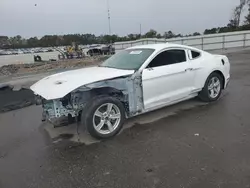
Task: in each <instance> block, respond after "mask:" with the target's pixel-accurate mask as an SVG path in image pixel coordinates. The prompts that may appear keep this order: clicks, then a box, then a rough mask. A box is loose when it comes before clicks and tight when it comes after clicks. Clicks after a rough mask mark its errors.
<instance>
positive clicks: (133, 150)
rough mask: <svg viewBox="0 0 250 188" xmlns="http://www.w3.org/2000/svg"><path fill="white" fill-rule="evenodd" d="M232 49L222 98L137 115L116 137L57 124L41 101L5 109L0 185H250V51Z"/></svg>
mask: <svg viewBox="0 0 250 188" xmlns="http://www.w3.org/2000/svg"><path fill="white" fill-rule="evenodd" d="M227 55H228V57H229V59H230V62H231V69H232V71H231V82H230V85H229V88H228V90H227V91H225V92H224V93H223V96H222V98H221V99H220V100H219V101H218V102H216V103H213V104H204V103H201V102H199V101H197V100H191V101H187V102H184V103H181V104H178V105H176V106H171V107H168V108H164V109H162V110H158V111H156V112H153V113H150V114H147V115H143V116H139V117H137V118H133V119H131V120H130V121H129V122H128V123H127V124H126V129H125V130H124V131H122V133H121V134H120V135H118V136H117V137H115V138H114V139H111V140H107V141H102V142H96V141H95V140H90V138H89V137H88V135H86V133H85V132H84V130H83V129H81V127H80V128H79V131H78V133H79V134H80V135H78V134H77V132H76V125H71V127H67V128H59V129H57V130H53V129H52V128H51V125H49V124H42V123H41V122H40V118H41V117H40V116H41V107H39V106H30V107H27V108H23V109H20V110H16V111H11V112H7V113H2V114H0V187H1V188H2V187H3V188H13V187H18V188H26V187H41V188H45V187H50V188H54V187H60V188H64V187H65V188H69V187H84V188H88V187H91V188H92V187H107V188H111V187H119V188H123V187H124V188H125V187H129V188H131V187H135V188H137V187H143V188H147V187H162V188H168V187H170V188H174V187H185V188H186V187H192V188H201V187H202V188H212V187H220V188H222V187H225V188H231V187H232V188H236V187H239V188H243V187H250V178H249V174H250V168H249V166H250V150H249V148H250V116H249V112H250V100H249V96H250V51H249V50H245V51H243V50H242V51H237V52H232V53H229V54H227ZM0 100H3V99H0ZM67 132H68V133H69V134H66V133H67ZM74 141H80V143H78V142H74Z"/></svg>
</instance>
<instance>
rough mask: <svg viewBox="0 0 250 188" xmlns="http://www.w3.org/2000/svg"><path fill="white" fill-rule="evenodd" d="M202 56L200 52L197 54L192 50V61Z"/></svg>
mask: <svg viewBox="0 0 250 188" xmlns="http://www.w3.org/2000/svg"><path fill="white" fill-rule="evenodd" d="M200 56H201V53H200V52H196V51H193V50H191V59H195V58H198V57H200Z"/></svg>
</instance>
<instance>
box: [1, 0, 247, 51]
mask: <svg viewBox="0 0 250 188" xmlns="http://www.w3.org/2000/svg"><path fill="white" fill-rule="evenodd" d="M246 5H247V6H248V15H247V16H246V17H245V18H244V22H243V24H242V25H240V19H241V18H240V16H241V13H242V9H243V7H244V6H246ZM244 30H250V0H240V5H238V6H236V8H235V9H234V11H233V14H232V18H231V19H230V20H229V23H228V24H227V25H226V26H224V27H216V28H211V29H206V30H205V31H204V32H203V34H204V35H206V34H216V33H226V32H233V31H244ZM198 35H201V33H199V32H194V33H193V34H189V35H182V34H175V33H173V32H172V31H167V32H164V33H163V34H161V33H158V32H157V31H155V30H153V29H151V30H150V31H148V32H146V33H145V34H143V35H141V34H129V35H127V36H118V35H100V36H95V35H94V34H68V35H45V36H43V37H42V38H40V39H38V38H37V37H31V38H29V39H25V38H23V37H22V36H20V35H17V36H14V37H8V36H0V48H3V49H10V48H34V47H52V46H53V47H54V46H67V45H71V44H72V42H76V43H78V44H83V45H87V44H108V43H113V42H120V41H131V40H137V39H140V38H166V39H170V38H175V37H185V36H198Z"/></svg>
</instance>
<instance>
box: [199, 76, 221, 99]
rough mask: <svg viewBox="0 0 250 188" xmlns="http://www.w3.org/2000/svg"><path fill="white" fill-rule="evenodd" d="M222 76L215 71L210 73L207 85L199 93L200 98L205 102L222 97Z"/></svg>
mask: <svg viewBox="0 0 250 188" xmlns="http://www.w3.org/2000/svg"><path fill="white" fill-rule="evenodd" d="M222 86H223V82H222V77H221V76H220V75H219V74H218V73H216V72H214V73H212V74H210V75H209V77H208V78H207V80H206V83H205V86H204V88H203V89H202V91H201V92H200V93H199V98H200V99H201V100H202V101H204V102H213V101H216V100H218V99H219V98H220V95H221V92H222Z"/></svg>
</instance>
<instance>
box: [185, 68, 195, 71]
mask: <svg viewBox="0 0 250 188" xmlns="http://www.w3.org/2000/svg"><path fill="white" fill-rule="evenodd" d="M192 70H194V69H193V68H188V69H186V70H185V71H192Z"/></svg>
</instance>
